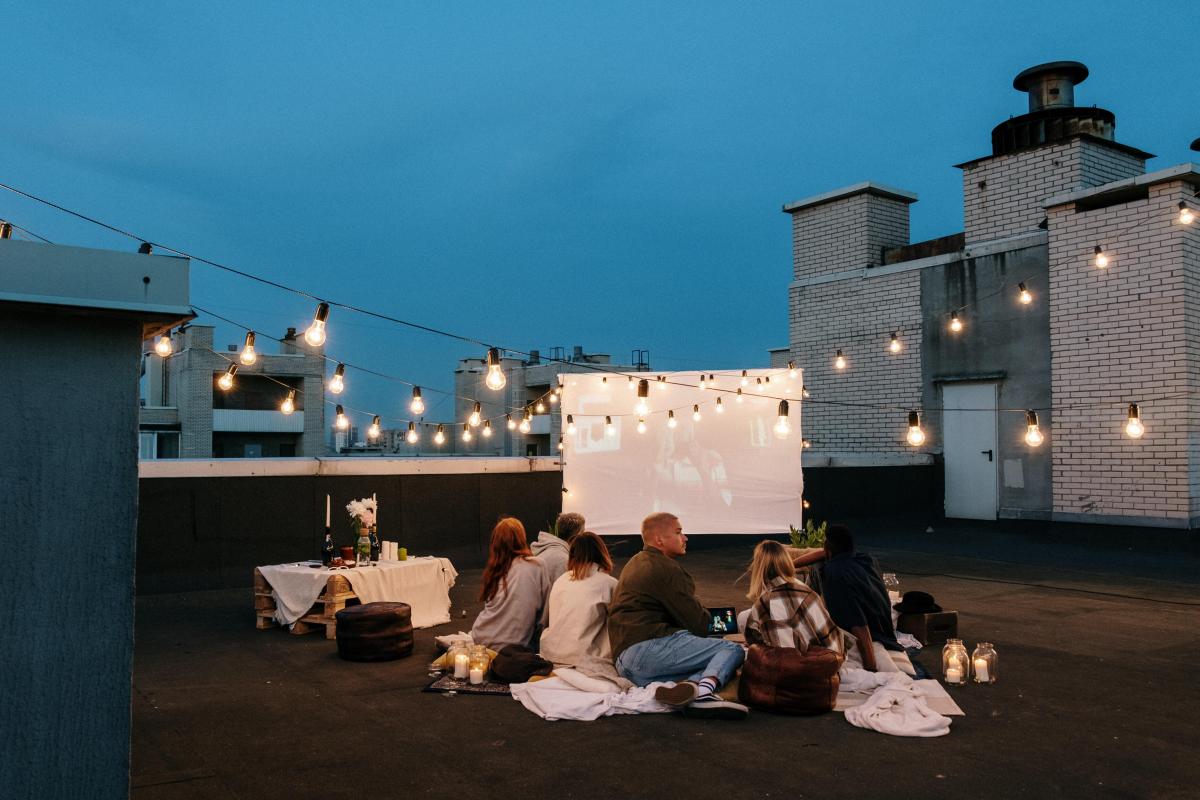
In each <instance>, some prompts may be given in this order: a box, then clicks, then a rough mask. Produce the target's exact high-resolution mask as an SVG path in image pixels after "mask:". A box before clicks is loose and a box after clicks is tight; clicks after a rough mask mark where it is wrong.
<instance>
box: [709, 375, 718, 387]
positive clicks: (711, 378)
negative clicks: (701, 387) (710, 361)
mask: <svg viewBox="0 0 1200 800" xmlns="http://www.w3.org/2000/svg"><path fill="white" fill-rule="evenodd" d="M708 388H710V389H715V388H717V376H716V375H715V374H713V373H711V372H710V373H708Z"/></svg>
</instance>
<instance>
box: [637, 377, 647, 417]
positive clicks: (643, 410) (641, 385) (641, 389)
mask: <svg viewBox="0 0 1200 800" xmlns="http://www.w3.org/2000/svg"><path fill="white" fill-rule="evenodd" d="M649 396H650V381H648V380H646V379H645V378H643V379H642V380H640V381H638V383H637V398H638V399H637V403H636V404H635V405H634V406H633V410H634V411H635V412H637V414H638V415H639V416H645V415H646V414H649V413H650V404H649V403H647V402H646V398H647V397H649Z"/></svg>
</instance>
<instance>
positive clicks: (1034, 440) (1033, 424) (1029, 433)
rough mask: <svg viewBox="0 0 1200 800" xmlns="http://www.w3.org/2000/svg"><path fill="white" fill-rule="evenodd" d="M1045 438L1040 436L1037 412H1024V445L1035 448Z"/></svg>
mask: <svg viewBox="0 0 1200 800" xmlns="http://www.w3.org/2000/svg"><path fill="white" fill-rule="evenodd" d="M1045 439H1046V437H1045V436H1043V435H1042V432H1041V430H1039V429H1038V418H1037V412H1036V411H1033V410H1029V411H1026V412H1025V444H1027V445H1029V446H1030V447H1037V446H1038V445H1040V444H1041V443H1042V442H1043V441H1045Z"/></svg>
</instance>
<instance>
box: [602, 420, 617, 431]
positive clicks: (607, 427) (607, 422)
mask: <svg viewBox="0 0 1200 800" xmlns="http://www.w3.org/2000/svg"><path fill="white" fill-rule="evenodd" d="M604 435H605V436H616V435H617V429H616V428H614V427H613V423H612V417H608V416H606V417H605V418H604Z"/></svg>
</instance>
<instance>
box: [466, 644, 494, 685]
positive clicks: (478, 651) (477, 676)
mask: <svg viewBox="0 0 1200 800" xmlns="http://www.w3.org/2000/svg"><path fill="white" fill-rule="evenodd" d="M491 665H492V659H491V658H490V657H489V656H488V652H487V648H486V647H484V646H483V645H481V644H476V645H471V654H470V657H469V660H468V667H469V669H470V672H469V675H470V680H471V683H474V684H480V683H483V678H484V676H485V675H487V671H488V667H490V666H491Z"/></svg>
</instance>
